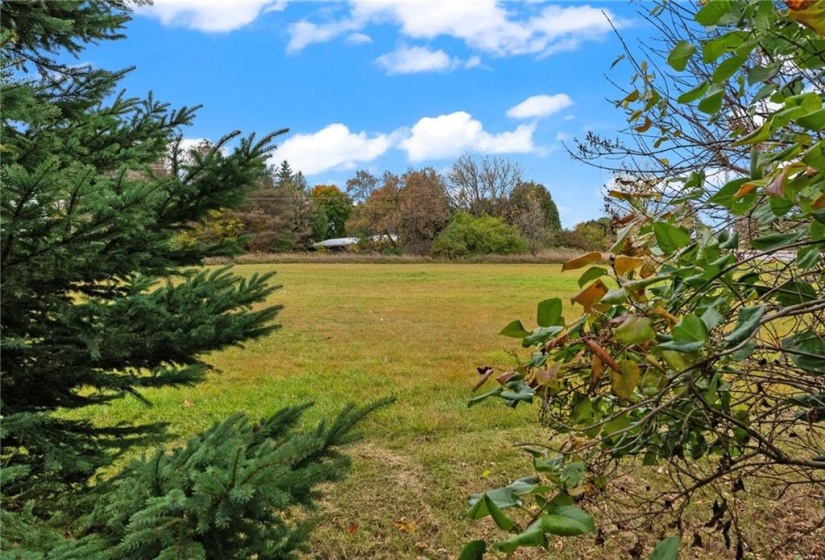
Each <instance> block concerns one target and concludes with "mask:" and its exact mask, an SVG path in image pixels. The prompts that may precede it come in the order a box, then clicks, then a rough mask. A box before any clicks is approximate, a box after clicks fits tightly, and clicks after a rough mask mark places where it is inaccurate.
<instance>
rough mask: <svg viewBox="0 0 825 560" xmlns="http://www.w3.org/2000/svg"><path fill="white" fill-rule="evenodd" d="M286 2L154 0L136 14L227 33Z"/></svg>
mask: <svg viewBox="0 0 825 560" xmlns="http://www.w3.org/2000/svg"><path fill="white" fill-rule="evenodd" d="M286 4H287V2H286V0H236V1H233V2H227V1H225V0H154V3H153V5H151V6H145V7H142V8H139V9H138V10H137V13H138V14H140V15H145V16H149V17H153V18H155V19H158V20H160V22H161V23H162V24H163V25H168V26H180V27H188V28H190V29H196V30H198V31H207V32H227V31H233V30H235V29H239V28H241V27H244V26H245V25H248V24H250V23H252V22H253V21H255V19H256V18H257V17H258V16H259V15H261V14H262V13H266V12H272V11H280V10H283V9H284V8H285V7H286Z"/></svg>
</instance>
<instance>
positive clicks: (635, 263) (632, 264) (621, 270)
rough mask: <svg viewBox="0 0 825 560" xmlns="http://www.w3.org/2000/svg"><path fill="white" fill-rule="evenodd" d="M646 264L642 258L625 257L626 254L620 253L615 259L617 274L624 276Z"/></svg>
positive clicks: (614, 268) (614, 266) (614, 267)
mask: <svg viewBox="0 0 825 560" xmlns="http://www.w3.org/2000/svg"><path fill="white" fill-rule="evenodd" d="M643 264H645V260H644V259H640V258H637V257H625V256H624V255H619V256H618V257H616V260H615V261H613V270H615V271H616V274H618V275H619V276H624V275H625V274H627V273H628V272H630V271H631V270H634V269H636V268H639V267H640V266H642V265H643Z"/></svg>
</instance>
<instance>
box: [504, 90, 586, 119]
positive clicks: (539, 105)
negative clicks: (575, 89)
mask: <svg viewBox="0 0 825 560" xmlns="http://www.w3.org/2000/svg"><path fill="white" fill-rule="evenodd" d="M572 104H573V100H572V99H570V97H569V96H568V95H566V94H564V93H557V94H555V95H534V96H532V97H528V98H527V99H525V100H524V101H522V102H521V103H519V104H518V105H516V106H515V107H510V109H509V110H508V111H507V116H508V117H511V118H514V119H540V118H543V117H548V116H550V115H552V114H553V113H558V112H559V111H563V110H564V109H566V108H567V107H570V106H571V105H572Z"/></svg>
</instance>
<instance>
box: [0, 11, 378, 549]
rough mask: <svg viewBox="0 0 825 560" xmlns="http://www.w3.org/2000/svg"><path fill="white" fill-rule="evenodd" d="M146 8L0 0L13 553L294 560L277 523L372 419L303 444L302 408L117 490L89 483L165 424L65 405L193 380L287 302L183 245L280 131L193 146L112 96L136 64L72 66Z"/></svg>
mask: <svg viewBox="0 0 825 560" xmlns="http://www.w3.org/2000/svg"><path fill="white" fill-rule="evenodd" d="M139 3H141V2H127V1H125V0H92V1H88V0H71V1H62V2H41V1H35V0H20V1H8V0H6V1H4V2H2V3H0V19H2V24H3V25H2V35H0V44H2V55H1V56H2V59H0V60H1V63H2V67H1V68H0V86H2V130H1V131H0V132H1V133H2V136H0V146H2V148H1V149H2V154H1V155H2V165H0V180H2V185H3V188H2V195H0V196H1V197H2V198H1V199H0V204H1V206H0V209H1V210H2V215H1V216H2V222H1V223H0V270H2V290H0V306H1V307H2V317H1V318H0V321H1V326H2V347H0V351H1V352H0V365H1V366H2V387H1V388H2V415H3V422H2V432H1V434H0V435H2V455H0V460H1V461H2V468H3V471H2V477H3V480H2V509H3V512H2V513H3V539H2V548H3V555H4V557H10V558H39V557H49V558H63V557H65V558H96V557H100V558H115V557H118V558H124V557H129V558H155V557H158V558H161V557H163V558H190V557H191V558H197V557H213V558H232V557H250V556H255V557H258V558H286V557H290V553H291V552H290V551H292V550H294V549H296V548H299V547H300V546H301V544H302V543H303V542H304V540H305V537H306V529H305V528H303V525H301V524H300V523H297V522H295V521H290V519H293V517H291V516H289V515H282V513H279V512H283V511H285V510H288V509H289V508H291V507H293V506H295V505H309V504H310V503H311V501H312V498H313V497H314V494H313V491H312V489H313V488H314V486H315V485H316V484H318V483H319V482H323V481H327V480H334V479H335V478H337V477H338V476H340V473H341V472H342V469H343V467H344V466H345V463H346V459H345V458H342V457H340V456H339V455H338V453H337V452H336V451H335V449H334V447H335V446H337V445H339V444H341V443H345V442H347V441H348V440H349V439H351V436H350V435H349V433H350V429H351V428H352V427H353V425H354V423H355V422H356V421H357V420H358V419H359V418H360V417H361V416H363V414H365V413H366V412H367V410H369V408H367V409H362V410H351V409H348V410H347V411H345V413H343V414H342V416H340V417H339V419H338V420H337V421H336V422H334V423H333V424H332V425H331V427H329V428H328V427H326V426H323V425H322V426H320V427H319V428H318V430H316V431H315V432H312V433H309V434H299V433H295V432H294V431H292V429H293V427H294V425H295V422H296V420H297V417H298V416H299V415H300V412H301V410H302V409H290V410H287V411H282V412H281V413H277V414H275V415H274V416H272V417H271V418H268V419H264V420H262V421H260V422H259V423H252V422H251V421H249V420H248V419H247V418H246V417H245V416H243V415H236V416H234V417H232V418H230V419H228V420H227V421H225V422H223V423H220V424H218V425H217V426H216V427H214V428H213V429H212V430H210V431H209V432H207V433H205V434H203V435H201V436H198V437H196V438H193V439H192V440H191V441H190V442H189V443H188V444H187V446H186V447H184V448H183V449H179V450H177V451H175V452H173V453H172V454H169V453H168V452H164V451H162V450H161V451H158V452H157V453H156V454H155V456H154V458H153V459H150V460H145V461H137V462H135V463H133V464H132V465H131V466H130V467H128V468H127V469H126V470H124V471H123V472H122V473H121V474H120V475H118V476H115V477H114V478H112V479H110V480H107V481H101V480H95V479H94V477H95V475H96V474H99V473H100V472H101V468H103V467H106V466H108V465H111V464H112V462H113V461H114V460H115V459H116V458H117V457H118V455H119V454H120V453H122V452H123V451H125V450H127V449H130V448H132V447H133V446H135V445H140V444H145V443H147V442H149V441H152V440H155V439H157V438H159V437H161V436H162V435H163V426H160V425H140V426H136V425H133V426H100V425H97V424H95V425H93V424H91V423H90V422H87V421H83V420H67V419H65V417H64V416H61V415H56V414H55V411H57V410H58V409H64V410H65V409H78V408H82V407H86V406H90V405H95V404H100V403H105V402H108V401H111V400H112V399H116V398H121V397H124V396H126V395H132V396H134V397H135V398H138V399H143V397H142V396H141V390H142V389H144V388H147V387H162V386H176V385H189V384H193V383H197V382H199V381H201V380H203V378H204V374H205V373H206V370H207V365H206V364H205V363H204V362H203V360H202V357H203V356H204V355H205V353H207V352H210V351H213V350H218V349H221V348H225V347H227V346H230V345H237V344H240V343H242V342H243V341H245V340H249V339H253V338H255V337H260V336H262V335H265V334H267V333H270V332H271V331H272V330H273V329H275V328H276V325H274V324H273V322H272V321H273V319H274V318H275V316H276V314H277V312H278V310H279V307H278V306H273V305H263V306H262V305H260V304H261V303H262V302H264V301H265V299H266V298H267V297H268V296H269V295H270V294H271V293H272V292H273V290H274V289H275V286H273V285H272V284H271V274H265V275H259V276H253V277H251V278H246V279H245V278H242V277H240V276H236V275H234V274H233V273H232V272H231V271H230V270H229V269H219V270H212V271H209V270H202V269H197V268H193V267H194V266H197V265H199V264H200V263H201V262H202V260H203V258H204V257H205V256H208V255H209V254H212V253H213V252H214V251H216V250H219V249H220V245H221V243H220V242H217V243H216V244H212V245H209V244H198V245H196V246H192V245H183V244H180V243H175V236H176V235H177V234H179V233H180V232H181V231H184V230H186V229H187V228H192V227H193V224H197V223H198V222H200V221H201V220H203V219H204V218H206V217H208V215H209V213H210V212H212V211H215V210H218V209H220V208H227V207H234V206H237V205H238V204H239V203H240V202H241V201H242V200H243V199H244V197H245V195H246V194H247V192H248V190H249V189H250V188H252V187H253V186H254V184H255V183H256V181H258V180H259V179H260V177H261V176H262V174H263V173H264V171H265V158H266V157H267V155H268V153H269V152H270V151H271V150H272V149H273V148H274V144H273V140H274V139H275V137H276V136H277V135H279V134H281V133H283V132H285V131H284V130H281V131H277V132H275V133H272V134H268V135H265V136H263V137H262V138H260V139H257V138H256V137H255V136H254V135H251V136H247V137H241V136H240V133H237V132H234V133H231V134H228V135H226V136H224V137H223V138H221V139H220V140H219V141H217V142H215V143H214V144H213V145H210V146H209V147H208V148H207V149H199V150H186V149H184V147H183V143H182V133H183V130H184V128H185V127H186V126H187V125H190V124H191V123H192V120H193V118H194V115H195V111H196V109H197V108H190V107H184V108H181V109H172V108H171V107H169V106H168V105H167V104H164V103H161V102H159V101H157V100H155V99H154V98H153V97H152V96H151V94H150V95H148V96H147V97H146V98H145V99H139V98H132V97H128V96H127V95H126V94H124V93H123V92H118V91H117V87H118V82H119V80H120V79H121V78H122V77H123V76H124V75H125V74H126V73H127V72H128V70H126V71H115V72H112V71H107V70H102V69H97V68H92V67H89V66H79V67H76V66H71V65H69V64H66V63H65V62H64V61H65V60H66V59H67V58H68V57H67V55H75V56H76V55H78V54H79V53H80V52H81V51H82V49H83V47H84V45H86V44H87V43H90V42H98V41H104V40H112V39H118V38H120V37H121V36H122V33H121V31H122V29H123V26H124V24H125V23H126V22H127V21H128V19H129V9H130V5H134V4H139ZM232 146H234V148H232ZM253 305H255V307H254V308H253ZM253 541H254V542H253Z"/></svg>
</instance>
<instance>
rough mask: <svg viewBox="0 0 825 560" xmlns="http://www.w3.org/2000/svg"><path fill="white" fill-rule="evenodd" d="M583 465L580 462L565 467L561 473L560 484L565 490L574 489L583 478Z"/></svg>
mask: <svg viewBox="0 0 825 560" xmlns="http://www.w3.org/2000/svg"><path fill="white" fill-rule="evenodd" d="M585 470H586V469H585V465H584V463H582V462H581V461H573V462H572V463H568V464H567V465H565V467H564V469H562V471H561V482H562V484H563V485H564V487H565V488H574V487H576V486H578V484H579V483H580V482H581V481H582V479H583V478H584V473H585Z"/></svg>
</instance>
